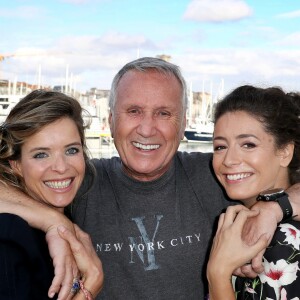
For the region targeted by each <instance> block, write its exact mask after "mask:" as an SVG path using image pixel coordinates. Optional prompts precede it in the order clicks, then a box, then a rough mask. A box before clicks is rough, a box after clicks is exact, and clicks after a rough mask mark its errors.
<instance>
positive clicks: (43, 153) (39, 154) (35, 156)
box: [33, 152, 48, 158]
mask: <svg viewBox="0 0 300 300" xmlns="http://www.w3.org/2000/svg"><path fill="white" fill-rule="evenodd" d="M45 157H48V155H47V154H46V153H45V152H39V153H36V154H35V155H34V156H33V158H45Z"/></svg>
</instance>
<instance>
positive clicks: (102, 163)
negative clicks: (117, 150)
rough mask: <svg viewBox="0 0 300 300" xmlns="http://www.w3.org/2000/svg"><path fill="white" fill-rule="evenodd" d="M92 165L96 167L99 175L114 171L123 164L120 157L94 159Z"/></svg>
mask: <svg viewBox="0 0 300 300" xmlns="http://www.w3.org/2000/svg"><path fill="white" fill-rule="evenodd" d="M91 163H92V164H93V165H94V167H95V169H96V171H97V173H99V172H103V171H107V170H110V169H114V168H115V167H116V166H118V165H120V164H121V159H120V157H118V156H114V157H111V158H93V159H92V160H91Z"/></svg>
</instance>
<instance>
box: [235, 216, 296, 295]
mask: <svg viewBox="0 0 300 300" xmlns="http://www.w3.org/2000/svg"><path fill="white" fill-rule="evenodd" d="M299 248H300V222H296V221H290V222H289V223H282V224H279V226H278V228H277V230H276V232H275V234H274V237H273V240H272V242H271V244H270V247H268V249H267V250H266V252H265V255H264V260H263V264H264V272H263V273H261V274H259V276H257V277H256V278H255V279H249V278H241V277H237V278H233V285H234V288H235V292H236V299H238V300H300V269H299V268H300V263H299V262H300V249H299Z"/></svg>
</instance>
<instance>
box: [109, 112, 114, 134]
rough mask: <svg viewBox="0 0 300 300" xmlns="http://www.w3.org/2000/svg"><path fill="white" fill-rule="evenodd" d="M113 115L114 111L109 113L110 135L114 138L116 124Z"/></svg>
mask: <svg viewBox="0 0 300 300" xmlns="http://www.w3.org/2000/svg"><path fill="white" fill-rule="evenodd" d="M113 123H114V122H113V116H112V113H111V112H110V113H109V117H108V124H109V128H110V135H111V137H112V138H113V137H114V124H113Z"/></svg>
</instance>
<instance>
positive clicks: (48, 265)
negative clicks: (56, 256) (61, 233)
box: [0, 213, 57, 300]
mask: <svg viewBox="0 0 300 300" xmlns="http://www.w3.org/2000/svg"><path fill="white" fill-rule="evenodd" d="M53 277H54V272H53V266H52V261H51V258H50V256H49V251H48V247H47V243H46V241H45V234H44V233H43V232H42V231H40V230H37V229H34V228H32V227H30V226H29V225H28V223H27V222H26V221H24V220H23V219H21V218H20V217H18V216H16V215H13V214H6V213H3V214H0V299H5V300H35V299H36V300H43V299H50V298H48V296H47V294H48V289H49V287H50V285H51V282H52V280H53ZM52 299H57V297H55V298H52Z"/></svg>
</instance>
